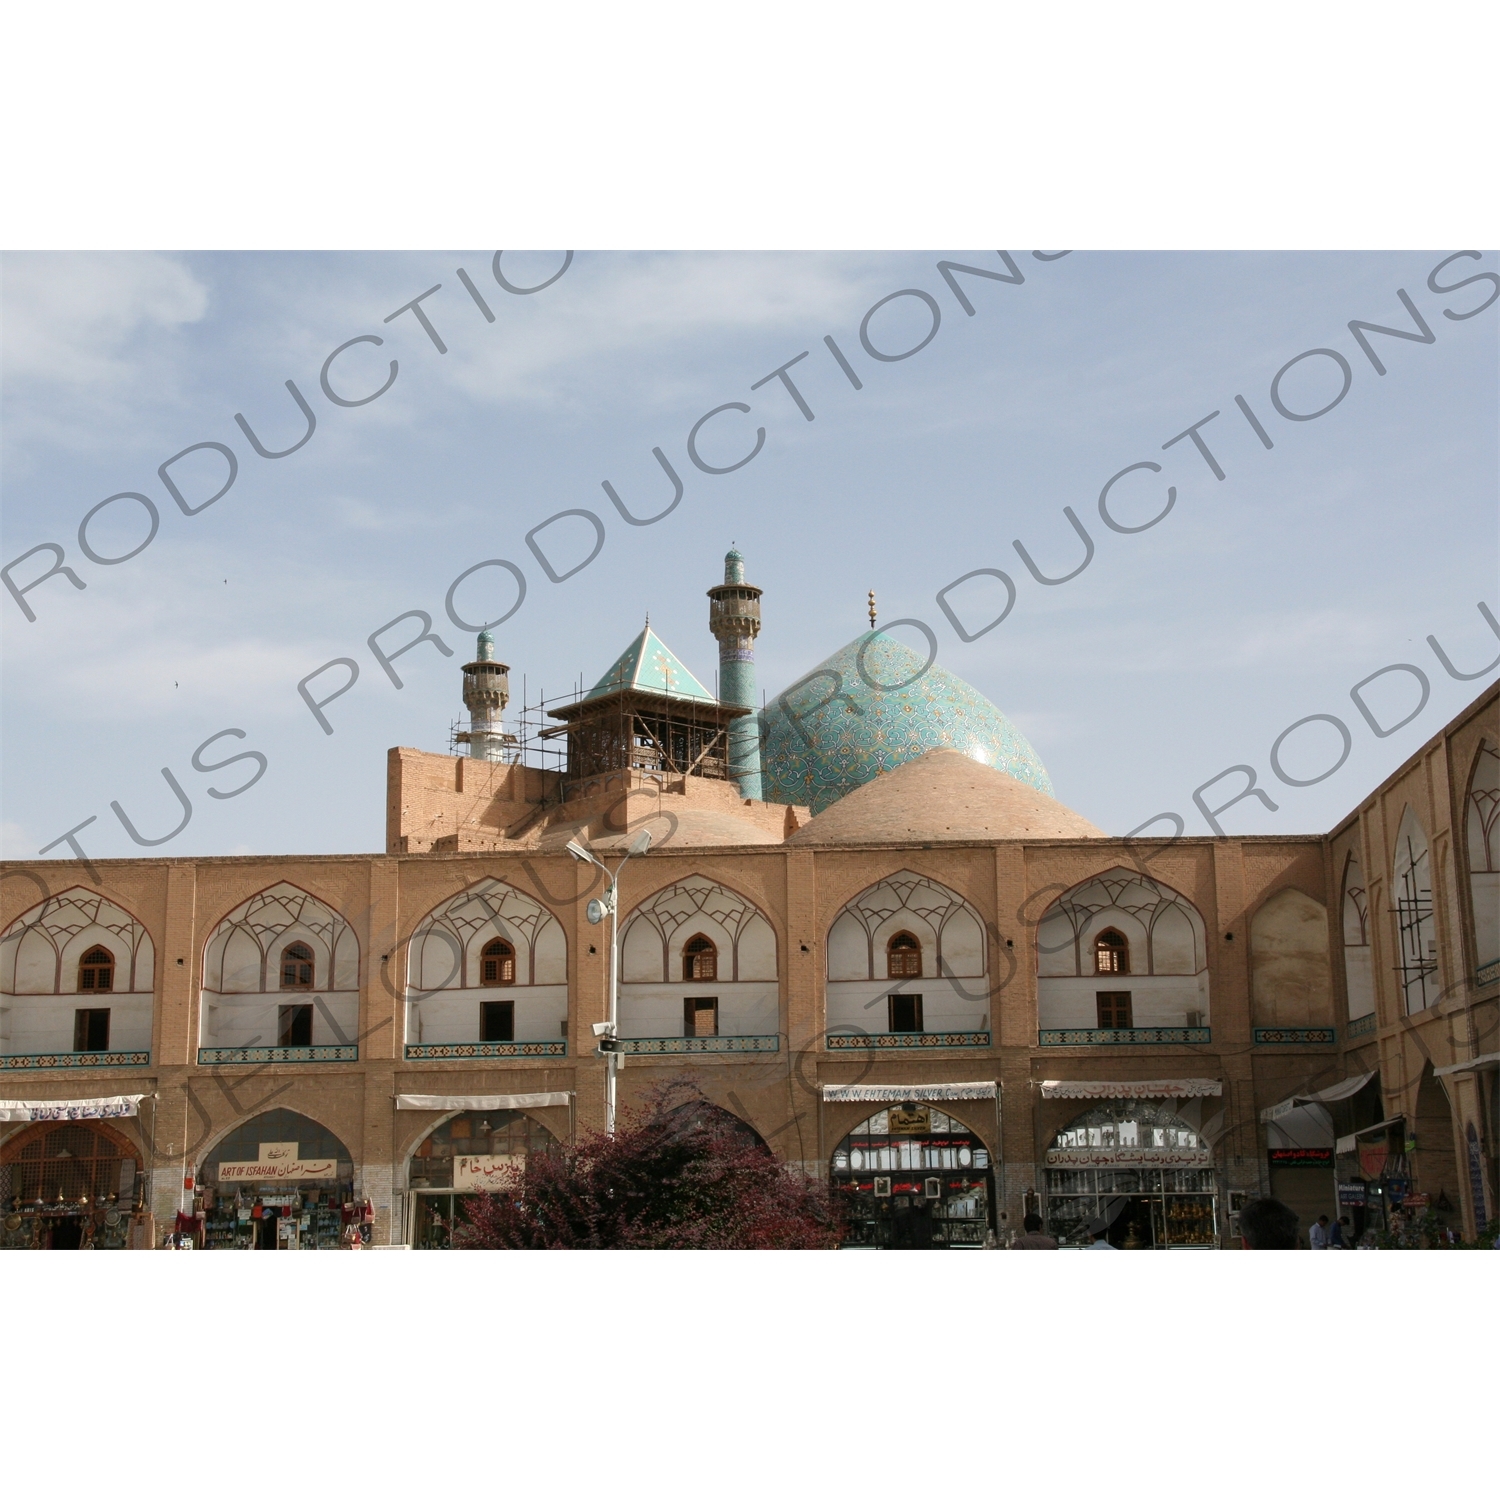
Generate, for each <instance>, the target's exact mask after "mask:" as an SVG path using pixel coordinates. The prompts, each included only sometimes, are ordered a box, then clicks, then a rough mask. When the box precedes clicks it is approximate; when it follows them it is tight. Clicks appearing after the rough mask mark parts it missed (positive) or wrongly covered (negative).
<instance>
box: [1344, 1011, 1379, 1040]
mask: <svg viewBox="0 0 1500 1500" xmlns="http://www.w3.org/2000/svg"><path fill="white" fill-rule="evenodd" d="M1344 1035H1345V1036H1346V1037H1348V1038H1349V1040H1350V1041H1353V1040H1354V1038H1355V1037H1357V1036H1374V1035H1375V1012H1374V1011H1373V1010H1372V1011H1371V1012H1370V1014H1369V1015H1367V1016H1356V1017H1355V1019H1354V1020H1352V1021H1351V1022H1350V1023H1349V1024H1348V1025H1347V1026H1346V1027H1345V1028H1344Z"/></svg>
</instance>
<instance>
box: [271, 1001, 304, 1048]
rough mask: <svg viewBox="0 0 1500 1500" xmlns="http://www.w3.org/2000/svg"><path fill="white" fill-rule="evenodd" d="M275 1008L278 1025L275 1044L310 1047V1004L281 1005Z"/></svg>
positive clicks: (279, 1045)
mask: <svg viewBox="0 0 1500 1500" xmlns="http://www.w3.org/2000/svg"><path fill="white" fill-rule="evenodd" d="M277 1009H278V1012H279V1015H278V1020H279V1022H280V1025H279V1028H278V1032H277V1043H276V1045H277V1046H278V1047H311V1046H312V1018H313V1008H312V1006H310V1005H282V1006H279V1007H277Z"/></svg>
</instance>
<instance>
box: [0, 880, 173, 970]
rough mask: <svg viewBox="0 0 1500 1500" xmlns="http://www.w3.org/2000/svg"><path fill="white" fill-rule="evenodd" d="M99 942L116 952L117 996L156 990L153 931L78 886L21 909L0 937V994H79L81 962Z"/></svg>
mask: <svg viewBox="0 0 1500 1500" xmlns="http://www.w3.org/2000/svg"><path fill="white" fill-rule="evenodd" d="M95 943H100V944H102V945H103V946H104V947H106V948H108V949H109V951H110V953H111V954H113V956H114V960H115V981H114V989H115V993H116V994H137V995H143V994H150V993H151V992H152V988H153V986H154V984H155V977H156V976H155V969H156V949H155V945H154V944H153V943H152V941H151V935H150V933H148V932H147V931H146V929H145V927H144V926H143V925H142V924H141V923H140V922H139V921H137V920H136V918H135V917H133V916H132V915H131V914H130V913H129V912H128V911H126V910H125V909H124V908H123V907H121V906H118V905H116V904H115V903H114V902H113V901H110V900H109V899H108V898H107V897H104V896H101V895H98V894H97V893H96V892H94V891H90V890H85V889H84V888H83V887H82V886H74V887H73V888H72V889H70V890H66V891H62V892H60V893H59V894H57V895H56V896H49V897H48V898H47V899H46V900H45V901H42V902H40V903H38V904H37V905H36V906H34V907H32V908H31V910H30V911H27V912H23V913H22V914H21V916H19V917H17V918H16V920H15V921H14V922H12V923H11V924H10V926H9V927H8V928H6V930H5V932H4V934H3V935H0V993H4V994H7V995H71V994H75V993H77V990H78V960H79V959H80V958H81V957H82V956H83V954H84V953H86V952H87V951H88V950H89V948H91V947H93V946H94V944H95Z"/></svg>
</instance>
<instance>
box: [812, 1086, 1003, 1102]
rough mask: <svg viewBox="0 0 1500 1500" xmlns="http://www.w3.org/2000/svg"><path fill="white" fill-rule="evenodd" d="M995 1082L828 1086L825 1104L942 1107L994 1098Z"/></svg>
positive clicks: (825, 1091) (824, 1094) (824, 1095)
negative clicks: (912, 1102) (946, 1101)
mask: <svg viewBox="0 0 1500 1500" xmlns="http://www.w3.org/2000/svg"><path fill="white" fill-rule="evenodd" d="M998 1087H999V1085H998V1084H994V1083H825V1084H824V1085H823V1102H824V1103H825V1104H904V1103H905V1102H906V1101H907V1100H908V1099H920V1100H922V1101H923V1102H924V1103H933V1104H940V1103H941V1102H942V1101H943V1100H944V1099H993V1098H994V1097H995V1093H996V1090H997V1089H998Z"/></svg>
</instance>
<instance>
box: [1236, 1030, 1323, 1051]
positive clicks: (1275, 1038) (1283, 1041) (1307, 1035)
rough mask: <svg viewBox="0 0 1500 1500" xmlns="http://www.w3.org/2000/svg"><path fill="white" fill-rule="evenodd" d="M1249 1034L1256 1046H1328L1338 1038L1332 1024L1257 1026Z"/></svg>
mask: <svg viewBox="0 0 1500 1500" xmlns="http://www.w3.org/2000/svg"><path fill="white" fill-rule="evenodd" d="M1250 1035H1251V1038H1252V1039H1253V1040H1254V1042H1255V1045H1256V1046H1257V1047H1286V1046H1293V1047H1307V1046H1322V1047H1328V1046H1332V1045H1333V1043H1334V1042H1335V1041H1337V1040H1338V1034H1337V1032H1336V1031H1335V1030H1334V1028H1333V1027H1332V1026H1257V1027H1255V1028H1254V1029H1253V1030H1252V1031H1251V1033H1250Z"/></svg>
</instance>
